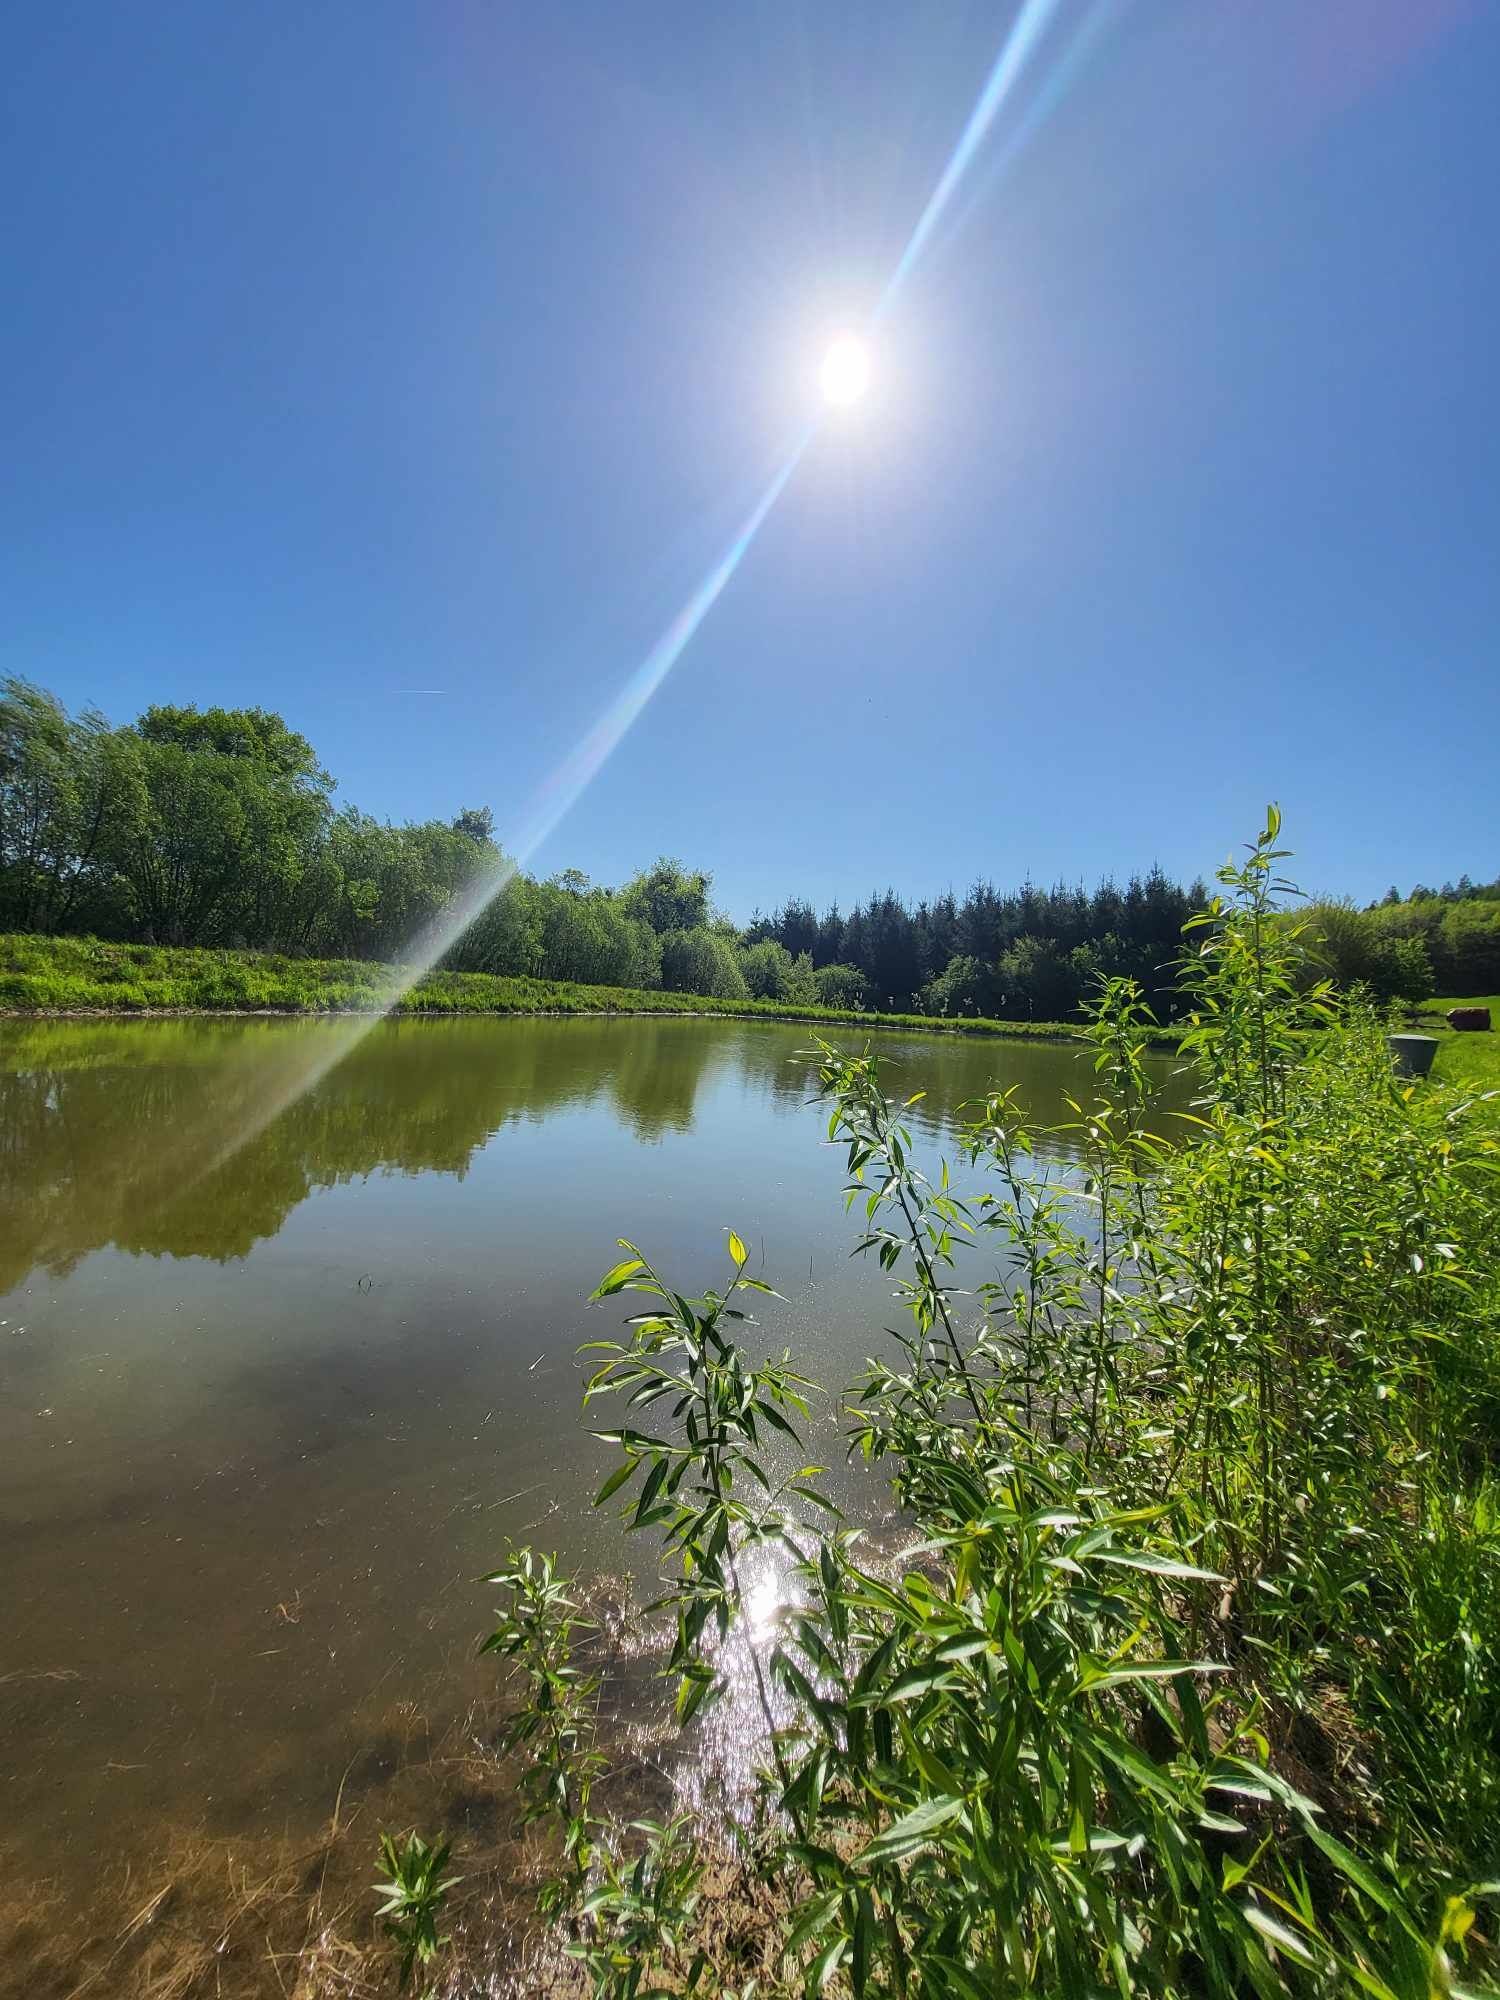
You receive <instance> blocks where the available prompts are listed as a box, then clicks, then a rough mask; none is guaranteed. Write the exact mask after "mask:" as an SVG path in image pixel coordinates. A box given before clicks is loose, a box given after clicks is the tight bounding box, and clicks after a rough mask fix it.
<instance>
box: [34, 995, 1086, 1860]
mask: <svg viewBox="0 0 1500 2000" xmlns="http://www.w3.org/2000/svg"><path fill="white" fill-rule="evenodd" d="M343 1032H345V1031H344V1030H341V1029H340V1028H338V1027H336V1026H334V1025H332V1024H327V1023H319V1022H309V1021H295V1022H283V1021H265V1020H241V1021H214V1020H196V1021H148V1022H136V1023H114V1022H89V1023H80V1022H38V1023H20V1022H12V1023H8V1024H0V1215H3V1226H0V1601H3V1603H4V1605H5V1612H4V1617H3V1625H0V1629H3V1634H4V1636H3V1653H0V1811H3V1812H4V1815H5V1817H6V1819H7V1820H8V1822H9V1823H10V1825H11V1826H12V1827H20V1828H24V1829H25V1831H26V1837H27V1840H28V1843H29V1846H30V1851H31V1853H32V1855H33V1857H34V1858H36V1859H40V1860H42V1861H43V1862H45V1863H46V1864H48V1865H49V1866H53V1867H56V1868H57V1869H59V1870H60V1871H62V1872H63V1873H65V1874H68V1873H71V1874H73V1875H74V1876H75V1877H76V1876H77V1874H78V1873H79V1871H80V1870H83V1869H85V1868H87V1867H88V1866H89V1865H90V1862H91V1857H92V1856H96V1855H97V1854H98V1852H99V1851H100V1849H101V1848H102V1847H103V1846H104V1845H106V1844H110V1843H114V1842H116V1841H117V1840H118V1839H120V1838H122V1837H124V1834H123V1830H128V1833H129V1836H130V1837H131V1838H135V1839H145V1838H148V1837H149V1835H150V1831H151V1829H152V1828H153V1826H155V1825H157V1824H163V1825H164V1824H167V1823H169V1822H171V1821H172V1820H174V1819H177V1820H180V1819H181V1818H182V1817H184V1816H185V1815H186V1816H189V1817H191V1818H193V1819H194V1820H195V1821H196V1822H198V1823H201V1824H203V1825H204V1826H206V1827H208V1828H210V1829H213V1830H216V1831H222V1832H238V1831H242V1830H255V1829H257V1828H259V1829H265V1828H268V1827H282V1826H290V1825H294V1824H295V1823H296V1822H297V1820H298V1818H299V1816H307V1817H308V1818H313V1817H316V1816H318V1815H320V1814H326V1812H327V1810H328V1803H329V1799H330V1797H331V1795H332V1793H333V1791H334V1788H335V1787H336V1786H337V1784H338V1782H339V1774H340V1771H341V1770H343V1769H344V1768H345V1767H346V1765H347V1763H348V1758H349V1754H350V1743H351V1727H352V1726H353V1725H352V1718H355V1717H356V1716H357V1715H358V1714H359V1713H360V1712H361V1711H362V1710H368V1709H369V1708H370V1706H371V1704H372V1703H377V1702H389V1701H391V1700H394V1699H398V1698H406V1697H411V1698H413V1699H415V1698H418V1697H420V1696H421V1694H422V1692H423V1690H424V1688H426V1687H430V1686H431V1685H432V1684H433V1683H434V1682H435V1681H436V1680H438V1679H439V1677H444V1676H451V1675H452V1674H453V1673H455V1672H464V1671H469V1670H468V1669H465V1668H463V1667H461V1666H459V1665H456V1663H459V1662H462V1661H463V1660H464V1659H465V1658H466V1657H467V1656H468V1655H470V1654H471V1652H472V1645H473V1641H474V1638H475V1636H476V1634H477V1633H478V1632H480V1631H481V1630H482V1629H483V1628H484V1618H485V1615H486V1612H487V1609H488V1597H487V1594H486V1593H485V1592H484V1591H483V1589H482V1588H476V1586H475V1584H474V1582H473V1579H474V1578H475V1577H476V1575H478V1574H479V1573H480V1572H481V1571H483V1570H484V1569H486V1568H488V1567H491V1566H493V1564H494V1562H495V1561H496V1560H498V1558H499V1556H500V1555H501V1553H502V1552H503V1548H504V1544H505V1541H506V1538H507V1537H508V1536H518V1537H519V1536H522V1535H525V1536H526V1537H528V1538H530V1539H533V1540H535V1541H537V1542H539V1543H541V1544H543V1545H545V1546H548V1547H552V1548H556V1549H558V1550H560V1551H561V1552H562V1553H563V1555H564V1556H565V1558H566V1559H567V1560H568V1561H570V1562H572V1563H574V1564H579V1565H582V1566H584V1567H586V1568H595V1569H601V1568H609V1567H614V1568H619V1567H620V1566H621V1564H622V1562H624V1561H625V1560H627V1558H626V1557H625V1556H624V1554H623V1553H622V1550H621V1542H620V1536H619V1532H618V1530H617V1528H616V1527H615V1526H614V1524H613V1522H612V1520H611V1519H610V1518H609V1517H600V1516H595V1515H591V1514H590V1511H589V1508H588V1496H589V1494H590V1492H591V1491H592V1489H593V1487H594V1486H595V1485H596V1484H597V1482H598V1478H599V1473H600V1468H601V1466H602V1465H603V1464H604V1463H605V1462H606V1460H605V1455H604V1453H603V1451H602V1448H600V1447H598V1446H596V1445H594V1444H593V1443H592V1441H591V1440H589V1439H588V1438H587V1437H586V1435H585V1433H584V1431H583V1428H582V1424H581V1421H580V1413H579V1392H580V1386H581V1372H580V1364H579V1362H578V1361H577V1359H576V1357H575V1350H576V1348H577V1346H578V1344H579V1342H580V1341H582V1340H585V1339H590V1338H596V1337H598V1336H600V1335H601V1334H604V1333H608V1332H612V1331H613V1330H614V1328H615V1325H616V1323H617V1319H618V1315H617V1313H616V1312H615V1309H614V1302H612V1303H611V1305H610V1306H609V1307H606V1308H604V1309H600V1308H593V1309H590V1308H587V1307H586V1306H585V1303H584V1300H585V1298H586V1295H587V1293H588V1291H589V1290H590V1288H591V1287H592V1285H593V1284H594V1282H595V1281H596V1280H597V1278H598V1276H599V1274H600V1273H601V1271H603V1270H604V1269H605V1268H606V1267H607V1266H608V1265H609V1264H611V1263H612V1262H614V1261H615V1259H616V1257H617V1256H618V1255H619V1253H618V1251H617V1250H616V1249H615V1239H616V1238H617V1237H619V1236H628V1237H631V1238H633V1239H635V1240H636V1241H638V1242H640V1243H641V1244H642V1245H644V1246H646V1247H647V1248H649V1250H650V1251H651V1253H652V1255H653V1256H654V1257H655V1258H656V1260H657V1261H658V1262H659V1263H660V1264H662V1265H664V1266H665V1267H666V1268H667V1269H668V1270H669V1271H670V1272H671V1273H672V1274H673V1275H674V1277H675V1278H676V1279H677V1281H678V1282H679V1283H681V1284H683V1285H684V1287H685V1288H688V1289H692V1290H698V1289H701V1287H702V1286H704V1285H706V1284H709V1283H712V1282H716V1281H717V1280H718V1279H719V1278H720V1277H721V1275H722V1273H723V1269H724V1264H723V1249H722V1245H723V1240H724V1238H723V1231H724V1229H725V1227H726V1225H730V1224H732V1225H733V1226H734V1227H735V1228H736V1229H737V1230H738V1231H739V1232H740V1234H741V1235H742V1236H743V1237H744V1238H745V1240H746V1241H747V1242H748V1243H749V1244H750V1245H751V1246H752V1252H753V1258H754V1262H753V1265H752V1269H753V1270H754V1271H755V1272H757V1273H759V1274H761V1275H764V1276H765V1277H766V1278H767V1279H768V1280H769V1281H770V1282H771V1283H772V1284H774V1285H775V1286H776V1287H777V1288H778V1289H779V1290H780V1291H782V1292H783V1293H784V1294H785V1295H786V1300H785V1303H784V1304H780V1305H778V1304H776V1303H775V1302H774V1301H766V1302H765V1308H766V1309H765V1311H764V1313H763V1329H764V1344H765V1345H766V1346H767V1347H772V1346H774V1347H775V1348H776V1349H778V1350H779V1349H780V1348H781V1347H783V1346H789V1347H790V1348H791V1349H792V1351H793V1353H794V1355H795V1356H796V1357H797V1358H798V1359H799V1361H800V1362H801V1363H802V1364H803V1365H804V1366H805V1369H806V1372H808V1373H809V1374H811V1375H812V1376H813V1377H814V1378H815V1379H817V1380H818V1381H820V1382H822V1383H824V1384H826V1385H829V1386H833V1387H837V1386H841V1385H843V1384H845V1383H847V1382H848V1381H849V1380H851V1379H852V1378H853V1377H854V1376H855V1375H856V1374H857V1372H858V1370H859V1367H860V1364H861V1362H862V1359H863V1357H864V1356H865V1355H866V1354H867V1353H868V1352H870V1351H871V1350H872V1348H873V1347H874V1346H877V1345H878V1344H879V1341H880V1330H881V1328H882V1326H884V1325H886V1324H888V1323H889V1322H890V1319H891V1311H890V1307H889V1303H888V1295H889V1290H890V1286H889V1281H887V1280H882V1278H881V1276H880V1274H879V1272H878V1270H877V1269H876V1268H875V1267H874V1266H873V1265H872V1264H871V1263H869V1262H868V1260H861V1261H859V1262H856V1263H851V1262H850V1261H849V1258H848V1255H847V1249H848V1245H849V1243H850V1241H851V1240H852V1236H853V1232H852V1228H851V1225H850V1224H849V1223H848V1222H847V1221H846V1219H845V1216H844V1212H843V1202H842V1199H841V1195H840V1188H841V1165H842V1155H841V1153H839V1152H836V1151H834V1150H832V1149H830V1148H829V1147H828V1146H827V1145H826V1144H825V1143H824V1142H823V1140H824V1130H825V1119H824V1115H823V1114H820V1113H819V1111H818V1110H816V1109H814V1108H810V1107H809V1105H808V1103H807V1099H808V1095H809V1077H810V1065H809V1063H808V1062H807V1061H806V1060H805V1059H804V1058H803V1057H801V1056H800V1055H799V1051H801V1050H803V1049H804V1048H805V1046H806V1044H807V1042H808V1040H809V1031H808V1030H807V1029H805V1028H799V1027H795V1026H783V1025H779V1024H771V1023H758V1022H757V1023H736V1022H723V1021H695V1020H680V1019H679V1020H673V1019H663V1020H651V1019H621V1020H613V1021H611V1020H537V1021H504V1020H470V1021H421V1020H419V1021H405V1022H387V1023H382V1024H381V1025H379V1026H378V1027H376V1028H374V1029H373V1030H372V1031H371V1032H370V1033H369V1034H368V1035H367V1036H366V1037H365V1038H364V1039H363V1041H362V1042H360V1043H359V1045H358V1046H357V1047H356V1048H355V1050H354V1052H353V1053H352V1054H351V1055H350V1056H349V1057H348V1058H347V1060H345V1061H344V1062H342V1063H341V1064H339V1066H338V1067H336V1068H334V1069H332V1070H331V1071H330V1072H329V1073H328V1074H326V1075H324V1076H323V1077H322V1078H321V1080H320V1081H319V1082H318V1083H317V1084H316V1085H315V1087H314V1088H313V1089H312V1090H311V1091H310V1092H309V1093H308V1094H307V1095H306V1096H304V1097H303V1098H301V1099H300V1100H299V1101H298V1102H296V1103H294V1104H293V1105H291V1106H290V1108H288V1109H286V1110H285V1111H283V1112H281V1114H280V1115H279V1116H277V1117H275V1118H274V1119H273V1120H272V1121H271V1122H270V1124H269V1125H267V1126H265V1129H263V1130H262V1129H258V1128H259V1127H260V1125H261V1123H262V1120H263V1118H264V1115H265V1110H264V1107H265V1106H266V1104H267V1103H268V1102H274V1101H275V1100H276V1097H277V1094H278V1092H279V1091H280V1090H281V1088H282V1080H283V1078H284V1077H285V1075H286V1074H287V1073H288V1070H289V1068H291V1069H296V1068H298V1067H299V1066H306V1067H310V1068H312V1069H314V1070H316V1068H317V1066H318V1065H317V1061H316V1058H317V1056H318V1054H319V1050H320V1046H321V1045H320V1042H319V1038H320V1037H321V1038H325V1040H326V1038H328V1037H331V1036H334V1035H338V1034H341V1033H343ZM330 1046H331V1044H330ZM880 1049H881V1053H882V1055H883V1056H884V1057H885V1058H886V1059H887V1061H888V1062H889V1063H890V1065H891V1067H892V1072H893V1074H892V1077H891V1088H892V1089H899V1090H900V1092H901V1094H902V1095H905V1094H907V1093H908V1092H909V1091H913V1090H925V1091H927V1093H928V1095H927V1097H926V1099H925V1100H924V1101H923V1103H922V1104H921V1105H920V1106H918V1107H917V1108H916V1110H915V1112H914V1113H913V1117H914V1121H915V1122H917V1123H918V1125H919V1128H920V1131H921V1133H922V1137H923V1143H924V1144H926V1145H928V1146H930V1147H931V1150H932V1152H933V1155H934V1157H935V1156H936V1152H937V1149H938V1146H939V1144H940V1143H941V1142H942V1141H943V1139H944V1138H945V1136H951V1126H952V1119H953V1116H954V1113H955V1111H956V1110H957V1107H958V1106H959V1105H960V1104H962V1103H963V1102H964V1101H965V1100H967V1099H969V1098H972V1097H973V1096H975V1095H976V1094H978V1093H980V1092H982V1091H983V1090H985V1089H986V1088H987V1087H988V1086H989V1085H990V1084H991V1083H992V1082H998V1083H1002V1084H1016V1085H1018V1086H1019V1087H1020V1090H1021V1095H1022V1098H1023V1100H1024V1101H1025V1102H1026V1104H1027V1105H1028V1107H1029V1109H1030V1110H1031V1112H1032V1114H1033V1115H1034V1116H1035V1117H1037V1118H1039V1119H1041V1120H1043V1121H1049V1122H1050V1121H1060V1120H1061V1119H1062V1118H1063V1117H1064V1115H1065V1112H1064V1106H1063V1101H1062V1100H1063V1093H1064V1091H1066V1090H1073V1091H1076V1092H1079V1093H1080V1094H1081V1093H1083V1092H1084V1091H1086V1089H1087V1087H1088V1084H1089V1080H1090V1079H1089V1072H1088V1069H1087V1067H1086V1066H1084V1065H1081V1064H1080V1062H1079V1057H1078V1052H1077V1051H1076V1050H1075V1049H1073V1048H1071V1047H1066V1046H1062V1045H1053V1044H1041V1043H1027V1042H1019V1041H1016V1042H1002V1041H985V1040H978V1039H973V1040H965V1039H959V1038H957V1037H938V1036H929V1037H895V1036H891V1037H883V1038H882V1039H881V1042H880ZM310 1058H311V1059H312V1060H309V1059H310ZM243 1133H251V1134H253V1136H252V1137H250V1138H249V1139H248V1140H247V1141H246V1142H245V1143H244V1144H242V1145H238V1146H237V1145H236V1141H237V1139H238V1138H239V1136H240V1135H241V1134H243ZM1056 1151H1057V1154H1058V1156H1059V1157H1063V1156H1065V1153H1066V1144H1065V1142H1062V1141H1058V1142H1056ZM762 1257H763V1260H764V1261H763V1262H762ZM976 1275H983V1274H980V1273H976ZM601 1421H605V1422H607V1421H609V1419H608V1418H603V1419H601ZM827 1422H828V1425H829V1429H828V1433H827V1435H825V1436H823V1437H822V1438H821V1439H819V1440H818V1446H817V1449H816V1451H815V1455H816V1456H818V1457H820V1458H822V1459H824V1460H829V1459H836V1458H837V1456H838V1453H839V1450H840V1447H839V1445H838V1441H837V1436H836V1433H835V1432H834V1431H833V1429H832V1419H831V1418H830V1419H828V1420H827ZM643 1555H644V1551H637V1552H635V1553H634V1554H633V1556H632V1557H631V1558H629V1559H631V1560H634V1561H635V1562H637V1563H639V1562H640V1560H641V1559H642V1557H643Z"/></svg>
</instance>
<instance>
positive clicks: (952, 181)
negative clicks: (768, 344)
mask: <svg viewBox="0 0 1500 2000" xmlns="http://www.w3.org/2000/svg"><path fill="white" fill-rule="evenodd" d="M1058 4H1059V0H1025V4H1024V5H1023V6H1022V8H1021V11H1020V13H1019V14H1017V16H1016V18H1015V21H1014V22H1013V23H1012V26H1011V31H1010V33H1009V34H1008V35H1007V36H1006V38H1005V45H1004V47H1003V48H1002V49H1001V51H1000V53H999V55H998V56H997V57H996V58H995V66H994V68H993V69H992V70H991V71H990V73H989V76H988V78H987V79H986V81H985V86H984V89H983V90H981V91H980V93H979V101H978V103H977V104H976V105H975V106H974V109H973V110H972V111H971V112H970V113H969V122H968V124H967V125H965V127H964V129H963V131H962V132H961V133H960V134H959V138H958V144H957V145H956V146H955V147H954V149H953V152H952V155H951V157H950V158H949V161H948V164H947V166H946V167H944V169H943V171H942V174H941V176H940V177H939V179H938V184H937V186H936V187H935V188H934V189H933V191H932V193H931V195H930V196H929V198H928V202H927V206H926V207H925V208H924V209H923V210H922V213H921V214H920V215H919V216H918V218H917V226H916V228H915V229H914V230H913V231H912V233H911V239H910V241H909V242H908V243H907V246H906V248H905V249H904V250H903V251H902V253H901V261H900V263H899V264H897V266H896V268H895V270H894V271H893V272H892V273H891V277H890V282H889V283H888V284H887V285H886V288H885V291H884V292H883V293H882V295H881V300H880V305H879V307H878V308H877V310H876V317H877V319H878V318H880V317H882V316H883V315H884V314H885V313H886V312H887V311H888V310H889V308H890V307H891V306H892V305H893V304H894V303H895V300H896V297H897V295H898V294H899V293H900V291H901V288H902V287H903V286H904V285H905V283H906V281H907V279H908V278H909V277H910V276H911V274H912V272H913V271H914V270H915V269H916V267H917V264H918V263H919V262H920V260H921V257H922V254H923V252H924V251H925V250H926V248H927V246H928V244H929V243H930V242H931V240H932V235H933V231H934V230H935V229H936V228H937V226H938V224H939V223H940V222H941V221H942V219H943V213H944V211H945V210H946V208H947V207H948V204H949V202H951V201H952V199H953V197H954V195H955V194H956V193H957V191H958V188H959V184H960V183H961V182H962V180H963V178H964V175H965V174H966V173H967V172H968V171H969V168H970V166H971V165H972V164H973V162H974V159H975V156H976V155H977V154H978V152H979V149H980V147H981V146H982V145H983V144H984V142H985V139H986V137H987V136H988V134H989V130H990V127H991V126H992V125H993V124H994V122H995V120H996V118H997V117H998V116H999V115H1000V111H1001V109H1002V107H1003V106H1004V104H1005V101H1006V99H1007V98H1008V97H1009V96H1010V94H1011V91H1012V90H1013V89H1014V88H1015V84H1016V80H1017V78H1018V77H1019V76H1020V75H1021V72H1022V71H1023V70H1024V69H1025V67H1026V65H1027V63H1028V62H1029V61H1030V59H1031V57H1032V55H1033V54H1034V53H1035V51H1036V48H1037V46H1038V44H1039V43H1040V42H1041V40H1042V38H1043V36H1044V35H1045V34H1046V32H1047V29H1048V27H1049V25H1050V24H1051V21H1052V17H1053V16H1054V14H1055V13H1056V12H1057V9H1058Z"/></svg>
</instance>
